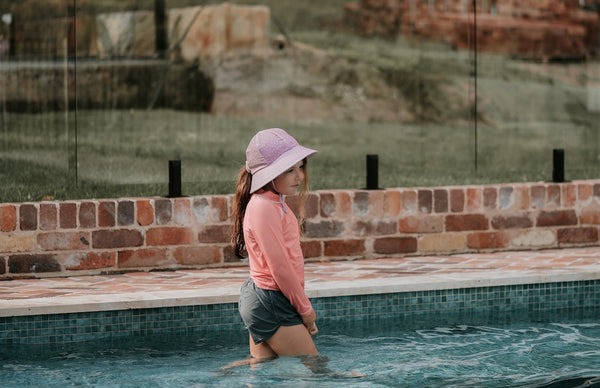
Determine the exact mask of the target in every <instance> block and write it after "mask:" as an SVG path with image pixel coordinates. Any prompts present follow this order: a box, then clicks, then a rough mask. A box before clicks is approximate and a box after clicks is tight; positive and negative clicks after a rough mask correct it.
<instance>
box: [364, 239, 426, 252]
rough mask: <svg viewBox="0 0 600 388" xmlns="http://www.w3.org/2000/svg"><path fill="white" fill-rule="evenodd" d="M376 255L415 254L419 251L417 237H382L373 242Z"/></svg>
mask: <svg viewBox="0 0 600 388" xmlns="http://www.w3.org/2000/svg"><path fill="white" fill-rule="evenodd" d="M373 251H374V252H375V253H380V254H386V255H392V254H400V253H413V252H416V251H417V239H416V238H415V237H382V238H378V239H375V241H374V242H373Z"/></svg>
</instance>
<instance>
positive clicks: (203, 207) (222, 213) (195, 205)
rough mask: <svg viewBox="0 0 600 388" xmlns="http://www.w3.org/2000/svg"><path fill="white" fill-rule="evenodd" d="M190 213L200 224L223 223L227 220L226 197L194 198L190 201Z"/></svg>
mask: <svg viewBox="0 0 600 388" xmlns="http://www.w3.org/2000/svg"><path fill="white" fill-rule="evenodd" d="M192 211H193V213H194V215H195V216H196V221H197V222H198V223H200V224H206V223H209V222H220V221H225V220H227V218H228V204H227V198H226V197H196V198H194V200H193V201H192Z"/></svg>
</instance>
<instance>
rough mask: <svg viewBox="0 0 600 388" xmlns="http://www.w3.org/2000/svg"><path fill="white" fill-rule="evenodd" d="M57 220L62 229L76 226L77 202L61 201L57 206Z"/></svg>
mask: <svg viewBox="0 0 600 388" xmlns="http://www.w3.org/2000/svg"><path fill="white" fill-rule="evenodd" d="M59 220H60V227H61V228H62V229H73V228H76V227H77V204H75V203H68V202H63V203H61V204H60V206H59Z"/></svg>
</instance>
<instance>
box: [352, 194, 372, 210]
mask: <svg viewBox="0 0 600 388" xmlns="http://www.w3.org/2000/svg"><path fill="white" fill-rule="evenodd" d="M369 204H370V200H369V193H368V192H367V191H356V192H355V193H354V202H353V207H352V208H353V210H354V214H355V215H357V216H366V215H367V214H369Z"/></svg>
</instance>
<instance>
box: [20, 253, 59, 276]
mask: <svg viewBox="0 0 600 388" xmlns="http://www.w3.org/2000/svg"><path fill="white" fill-rule="evenodd" d="M60 271H61V266H60V264H59V262H58V261H57V260H56V256H55V255H52V254H29V255H12V256H9V257H8V272H9V273H12V274H18V273H27V274H32V273H47V272H60Z"/></svg>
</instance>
